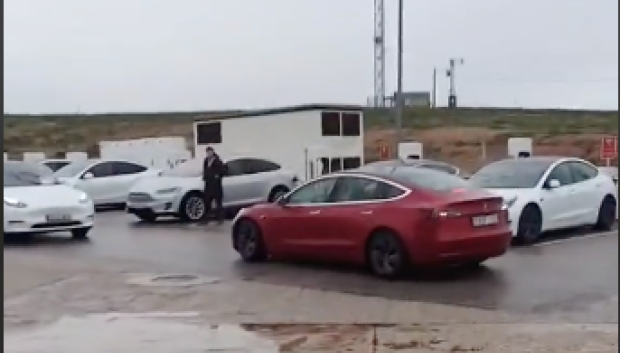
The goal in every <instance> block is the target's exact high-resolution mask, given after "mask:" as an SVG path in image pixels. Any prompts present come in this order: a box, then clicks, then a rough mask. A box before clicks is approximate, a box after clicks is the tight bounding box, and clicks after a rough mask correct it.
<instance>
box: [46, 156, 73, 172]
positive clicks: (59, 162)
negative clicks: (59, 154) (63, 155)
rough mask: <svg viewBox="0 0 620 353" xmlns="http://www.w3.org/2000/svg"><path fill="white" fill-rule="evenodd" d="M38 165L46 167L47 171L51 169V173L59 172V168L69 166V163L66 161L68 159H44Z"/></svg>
mask: <svg viewBox="0 0 620 353" xmlns="http://www.w3.org/2000/svg"><path fill="white" fill-rule="evenodd" d="M39 163H40V164H42V165H44V166H46V167H48V168H49V169H51V170H52V171H54V172H55V171H57V170H59V169H60V168H62V167H64V166H66V165H68V164H71V161H70V160H68V159H46V160H43V161H41V162H39Z"/></svg>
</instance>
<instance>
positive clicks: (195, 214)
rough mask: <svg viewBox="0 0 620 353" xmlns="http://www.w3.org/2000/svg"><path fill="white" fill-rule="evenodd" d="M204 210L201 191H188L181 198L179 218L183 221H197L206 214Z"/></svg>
mask: <svg viewBox="0 0 620 353" xmlns="http://www.w3.org/2000/svg"><path fill="white" fill-rule="evenodd" d="M200 209H202V211H200ZM205 210H206V205H205V201H204V197H203V195H202V193H199V192H190V193H188V194H187V195H185V196H183V199H182V200H181V204H180V205H179V218H181V220H183V221H185V222H199V221H201V220H203V219H204V217H205V216H206V215H205Z"/></svg>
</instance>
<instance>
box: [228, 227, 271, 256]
mask: <svg viewBox="0 0 620 353" xmlns="http://www.w3.org/2000/svg"><path fill="white" fill-rule="evenodd" d="M233 241H234V247H235V250H237V252H238V253H239V255H241V259H243V261H246V262H260V261H264V260H266V259H267V249H266V248H265V243H264V240H263V235H262V232H261V230H260V227H259V226H258V224H256V223H255V222H254V221H252V220H250V219H241V220H239V221H238V222H237V224H236V225H235V227H234V229H233Z"/></svg>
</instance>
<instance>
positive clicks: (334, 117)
mask: <svg viewBox="0 0 620 353" xmlns="http://www.w3.org/2000/svg"><path fill="white" fill-rule="evenodd" d="M321 132H322V135H323V136H340V113H337V112H322V113H321Z"/></svg>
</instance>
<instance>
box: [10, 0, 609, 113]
mask: <svg viewBox="0 0 620 353" xmlns="http://www.w3.org/2000/svg"><path fill="white" fill-rule="evenodd" d="M386 2H387V3H388V7H387V16H388V20H387V22H388V38H389V39H388V48H387V65H388V69H387V74H388V78H387V84H388V90H389V91H393V90H394V89H395V82H396V80H395V78H396V70H395V68H396V65H395V62H396V31H395V28H396V0H386ZM405 2H406V14H405V19H406V28H405V59H404V60H405V78H404V84H405V90H430V87H431V77H432V71H433V67H434V66H437V67H438V69H439V79H438V88H439V99H440V100H441V102H440V104H445V102H446V99H447V93H448V80H447V78H446V77H445V69H446V67H447V63H448V60H449V58H451V57H462V58H464V59H465V62H464V65H463V66H461V67H458V68H457V88H458V93H459V99H460V103H461V104H462V105H467V106H522V107H566V108H599V109H617V108H618V17H617V16H618V1H617V0H466V1H464V0H406V1H405ZM372 38H373V3H372V0H175V1H172V0H105V1H94V0H5V1H4V111H5V112H32V113H34V112H76V111H81V112H109V111H116V112H120V111H124V112H126V111H162V110H165V111H174V110H203V109H221V108H253V107H270V106H280V105H290V104H300V103H313V102H315V103H316V102H321V103H354V104H363V103H365V102H366V100H367V97H369V96H370V95H372V91H373V40H372Z"/></svg>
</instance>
